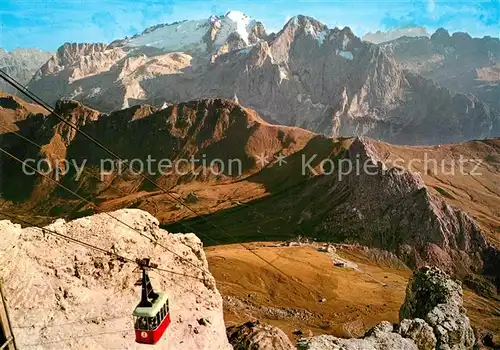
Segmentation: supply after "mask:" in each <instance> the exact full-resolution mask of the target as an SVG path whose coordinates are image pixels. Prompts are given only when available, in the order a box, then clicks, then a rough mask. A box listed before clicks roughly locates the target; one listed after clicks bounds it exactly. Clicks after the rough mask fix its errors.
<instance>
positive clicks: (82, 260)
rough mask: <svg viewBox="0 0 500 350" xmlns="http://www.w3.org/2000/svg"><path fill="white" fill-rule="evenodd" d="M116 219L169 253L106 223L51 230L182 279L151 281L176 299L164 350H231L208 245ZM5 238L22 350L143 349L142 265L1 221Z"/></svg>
mask: <svg viewBox="0 0 500 350" xmlns="http://www.w3.org/2000/svg"><path fill="white" fill-rule="evenodd" d="M109 214H110V215H112V216H114V217H116V218H118V219H119V220H121V221H123V222H125V223H126V224H127V225H129V226H131V227H134V228H135V229H137V230H138V231H139V232H142V233H143V234H144V236H149V237H157V238H158V242H159V243H160V244H161V245H163V246H164V247H167V248H168V251H167V250H166V249H164V248H162V247H160V246H159V245H153V244H152V243H151V242H150V241H149V240H148V239H147V238H146V237H144V236H142V235H140V234H139V233H138V232H136V231H135V230H132V229H130V228H129V227H127V226H125V225H124V224H121V223H119V222H118V221H116V220H114V219H112V218H111V217H110V216H109V215H107V214H104V213H103V214H98V215H94V216H89V217H84V218H81V219H77V220H73V221H70V222H65V221H64V220H63V219H59V220H57V221H55V222H54V223H52V224H51V225H49V226H47V227H46V228H47V229H50V230H53V231H56V232H58V233H61V234H65V235H67V236H71V237H73V238H75V239H79V240H82V241H85V242H88V243H90V244H93V245H95V246H98V247H101V248H103V249H106V250H108V251H112V252H115V253H117V254H120V255H122V256H126V257H128V258H130V259H136V258H143V257H150V258H151V261H152V262H153V263H157V264H158V265H159V267H160V268H163V269H167V270H171V271H173V273H168V272H165V271H151V272H150V274H149V275H150V278H151V280H152V284H153V287H154V288H155V289H156V290H160V291H164V292H167V293H168V294H169V298H170V311H171V319H172V323H171V324H170V326H169V328H168V329H167V331H166V333H165V334H164V336H163V338H162V339H161V340H160V342H158V343H157V345H155V348H157V349H187V350H191V349H192V350H197V349H206V350H209V349H213V350H222V349H224V350H226V349H227V350H229V349H231V346H230V345H229V343H228V341H227V337H226V332H225V326H224V320H223V314H222V298H221V296H220V294H219V292H218V291H217V289H216V286H215V280H214V278H213V277H212V275H211V274H210V273H209V272H208V263H207V260H206V257H205V253H204V252H203V247H202V244H201V241H200V240H199V239H198V238H197V237H196V236H195V235H194V234H176V235H171V234H169V233H168V232H167V231H165V230H162V229H160V228H159V226H158V220H157V219H156V218H154V217H153V216H151V215H150V214H149V213H147V212H144V211H141V210H138V209H123V210H118V211H115V212H111V213H109ZM0 231H1V233H2V239H1V240H0V265H1V266H2V268H1V269H0V277H1V278H3V279H4V288H5V291H6V295H5V296H6V299H7V305H8V307H9V311H10V316H11V321H12V326H13V327H14V335H15V337H16V341H17V344H18V346H19V347H20V348H27V347H29V346H32V345H33V346H36V348H37V349H55V348H57V349H110V348H114V349H138V348H139V346H138V344H136V343H135V335H134V330H133V320H132V311H133V309H134V307H135V306H136V305H137V303H138V302H139V300H140V288H139V287H136V286H134V283H135V282H136V281H137V279H138V278H139V273H138V271H137V266H136V265H135V264H133V263H124V262H122V261H118V260H116V259H115V258H113V257H111V256H108V255H105V254H103V253H99V252H96V251H94V250H89V249H88V248H86V247H83V246H80V245H76V244H74V243H70V242H68V241H66V240H63V239H61V238H56V237H54V236H52V235H50V234H47V233H45V234H43V233H42V232H41V230H39V229H35V228H30V227H28V228H24V229H22V228H21V227H20V226H19V225H16V224H13V223H11V222H10V221H6V220H3V221H0ZM179 257H182V259H181V258H179ZM200 319H203V320H205V321H204V322H203V323H204V325H200V322H199V321H198V320H200ZM195 326H196V327H195ZM141 348H142V347H141Z"/></svg>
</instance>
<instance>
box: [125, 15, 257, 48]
mask: <svg viewBox="0 0 500 350" xmlns="http://www.w3.org/2000/svg"><path fill="white" fill-rule="evenodd" d="M256 23H257V22H256V21H255V20H254V19H252V18H250V17H248V16H247V15H245V14H244V13H242V12H240V11H230V12H228V13H227V14H226V15H225V16H221V17H220V18H219V17H218V16H215V15H212V16H210V18H208V19H202V20H191V21H183V22H177V23H174V24H169V25H161V26H157V27H155V28H151V29H149V30H146V31H144V32H143V33H142V34H141V35H137V36H134V37H132V38H131V39H127V40H125V42H124V44H125V46H128V47H153V48H157V49H161V50H163V51H164V52H186V53H211V51H212V50H213V46H212V45H211V43H213V44H214V46H215V48H216V49H217V48H220V47H221V46H223V45H225V44H226V43H227V41H228V39H229V37H230V36H231V35H232V34H234V33H236V34H237V35H238V36H239V37H240V38H241V39H242V40H243V42H244V44H245V45H249V44H251V40H250V34H251V33H252V30H253V28H254V26H255V25H256Z"/></svg>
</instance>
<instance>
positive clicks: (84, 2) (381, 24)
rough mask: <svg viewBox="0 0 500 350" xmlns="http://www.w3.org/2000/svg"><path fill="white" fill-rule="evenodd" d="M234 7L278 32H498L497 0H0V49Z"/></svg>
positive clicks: (128, 31) (48, 46) (108, 36)
mask: <svg viewBox="0 0 500 350" xmlns="http://www.w3.org/2000/svg"><path fill="white" fill-rule="evenodd" d="M228 10H239V11H242V12H244V13H246V14H248V15H249V16H251V17H254V18H255V19H257V20H260V21H262V22H263V23H264V25H265V27H266V28H267V30H268V32H269V31H273V30H274V31H277V30H279V29H281V28H282V26H283V24H284V23H285V22H286V21H287V20H288V19H289V18H290V17H292V16H294V15H297V14H303V15H309V16H312V17H314V18H316V19H318V20H320V21H322V22H324V23H326V24H327V25H328V26H329V27H335V26H339V27H343V26H349V27H351V29H352V30H353V31H354V33H355V34H356V35H358V36H362V35H363V34H365V33H366V32H369V31H372V32H373V31H376V30H379V29H380V30H388V29H391V28H402V27H408V26H424V27H426V28H428V30H429V31H430V32H432V31H434V30H435V29H437V28H439V27H445V28H446V29H448V30H449V31H450V32H455V31H467V32H469V33H470V34H471V35H472V36H481V37H482V36H484V35H490V36H493V37H497V38H498V37H499V36H500V0H483V1H472V0H467V1H460V0H459V1H449V0H448V1H440V0H425V1H417V0H398V1H395V0H382V1H379V0H372V1H368V0H364V1H360V0H333V1H326V0H323V1H285V0H280V1H272V0H270V1H261V0H253V1H227V0H226V1H224V0H218V1H212V0H205V1H200V0H187V1H182V0H172V1H170V0H163V1H162V0H110V1H108V0H0V47H3V48H5V49H7V50H9V51H10V50H12V49H14V48H16V47H38V48H41V49H44V50H55V49H57V48H58V47H59V46H60V45H62V44H63V43H65V42H68V41H69V42H111V41H113V40H114V39H119V38H123V37H125V36H131V35H134V34H136V33H138V32H142V31H143V30H144V29H145V28H147V27H149V26H151V25H154V24H159V23H169V22H174V21H178V20H183V19H201V18H205V17H206V18H208V17H209V16H210V15H211V14H224V13H226V12H227V11H228Z"/></svg>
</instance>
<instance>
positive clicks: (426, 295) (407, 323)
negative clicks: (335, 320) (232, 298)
mask: <svg viewBox="0 0 500 350" xmlns="http://www.w3.org/2000/svg"><path fill="white" fill-rule="evenodd" d="M419 317H421V318H419ZM400 318H401V321H400V324H398V325H396V326H393V325H392V324H391V323H389V322H386V321H384V322H382V323H380V324H379V325H377V326H375V327H374V328H373V329H371V330H369V331H368V332H367V333H366V334H365V336H364V337H363V338H361V339H341V338H336V337H333V336H327V335H322V336H318V337H312V338H304V339H301V340H300V341H299V343H298V348H299V349H300V350H326V349H349V350H357V349H360V350H361V349H363V350H365V349H373V350H392V349H407V350H417V349H418V350H433V349H438V350H451V349H457V350H458V349H472V348H473V346H474V343H475V338H474V333H473V330H472V328H471V326H470V322H469V318H468V317H467V314H466V310H465V309H464V307H463V300H462V287H461V286H460V285H459V284H458V283H457V282H455V281H453V280H452V279H451V278H450V277H449V276H447V275H446V274H445V273H443V272H442V271H440V270H439V269H436V268H429V267H423V268H421V269H419V270H417V271H416V272H415V273H414V275H413V276H412V279H411V280H410V282H409V284H408V289H407V292H406V300H405V303H404V304H403V305H402V306H401V313H400Z"/></svg>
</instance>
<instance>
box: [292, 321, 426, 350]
mask: <svg viewBox="0 0 500 350" xmlns="http://www.w3.org/2000/svg"><path fill="white" fill-rule="evenodd" d="M298 349H299V350H396V349H398V350H399V349H402V350H420V349H419V348H418V347H417V345H416V344H415V343H414V342H413V341H412V340H411V339H407V338H403V337H402V336H401V335H400V334H398V333H395V332H393V326H392V324H391V323H389V322H387V321H384V322H382V323H380V324H378V325H377V326H375V327H374V328H372V329H371V330H370V331H369V332H368V333H367V334H366V336H365V337H363V338H361V339H342V338H337V337H334V336H331V335H321V336H318V337H312V338H306V339H301V340H299V342H298Z"/></svg>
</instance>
